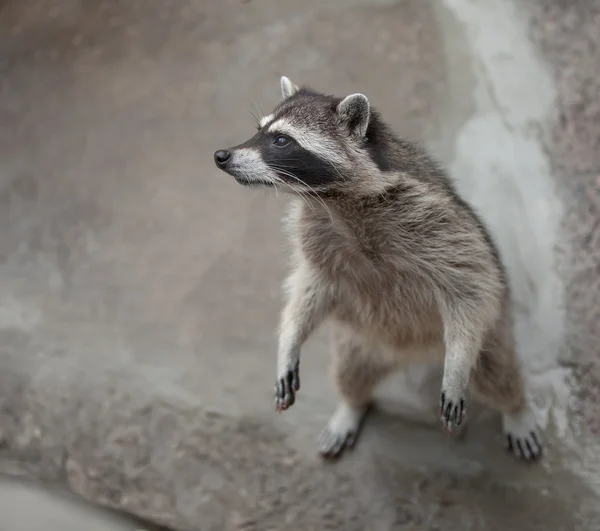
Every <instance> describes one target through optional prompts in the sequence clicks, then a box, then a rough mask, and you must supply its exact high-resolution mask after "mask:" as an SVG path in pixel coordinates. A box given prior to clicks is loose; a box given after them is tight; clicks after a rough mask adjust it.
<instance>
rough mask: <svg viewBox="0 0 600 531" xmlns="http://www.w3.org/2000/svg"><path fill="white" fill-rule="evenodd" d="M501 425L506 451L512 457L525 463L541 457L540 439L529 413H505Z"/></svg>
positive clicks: (532, 416) (532, 417) (534, 422)
mask: <svg viewBox="0 0 600 531" xmlns="http://www.w3.org/2000/svg"><path fill="white" fill-rule="evenodd" d="M502 424H503V430H504V434H505V435H506V442H507V446H508V449H509V451H510V452H512V453H513V455H515V456H516V457H518V458H519V459H523V460H525V461H536V460H538V459H539V458H540V457H541V456H542V437H541V436H540V433H539V431H538V427H537V423H536V421H535V417H534V415H533V414H532V412H531V411H529V410H528V409H525V411H523V412H521V413H518V414H513V415H509V414H506V413H505V414H504V415H503V417H502Z"/></svg>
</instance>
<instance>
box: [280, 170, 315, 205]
mask: <svg viewBox="0 0 600 531" xmlns="http://www.w3.org/2000/svg"><path fill="white" fill-rule="evenodd" d="M277 182H278V183H279V184H281V185H282V186H287V187H288V188H289V189H290V190H291V191H292V192H293V193H294V194H296V195H297V196H298V197H299V198H300V199H302V201H304V203H305V204H306V206H307V207H308V208H310V209H311V210H312V211H313V212H314V211H315V208H314V207H313V205H311V204H310V201H309V200H308V199H307V198H306V197H304V195H302V194H301V193H300V192H298V191H297V190H294V188H292V187H291V186H290V185H289V184H287V183H286V182H285V181H284V180H283V179H281V177H277ZM275 188H276V189H277V187H275Z"/></svg>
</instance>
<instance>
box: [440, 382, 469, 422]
mask: <svg viewBox="0 0 600 531" xmlns="http://www.w3.org/2000/svg"><path fill="white" fill-rule="evenodd" d="M466 414H467V408H466V406H465V399H464V398H462V397H461V398H456V399H452V398H450V397H449V396H448V395H447V394H446V392H445V391H442V396H441V398H440V416H441V419H442V423H443V424H444V427H445V428H446V429H447V430H448V432H451V431H452V426H453V425H455V426H460V424H461V422H462V421H463V419H464V418H465V415H466Z"/></svg>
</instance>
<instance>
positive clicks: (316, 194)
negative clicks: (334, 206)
mask: <svg viewBox="0 0 600 531" xmlns="http://www.w3.org/2000/svg"><path fill="white" fill-rule="evenodd" d="M272 167H273V169H276V167H275V166H272ZM277 171H280V172H281V173H283V174H284V175H287V176H288V177H291V178H292V179H296V180H297V181H298V182H299V183H300V184H301V185H303V186H306V188H308V189H309V190H310V191H311V192H312V193H313V194H314V195H313V197H314V198H315V199H316V200H317V202H319V203H320V204H321V205H322V206H323V208H324V209H325V211H326V212H327V214H328V215H329V219H330V220H331V223H333V214H332V213H331V210H330V209H329V207H328V206H327V203H325V201H323V198H321V197H319V194H318V193H317V191H316V190H315V189H314V188H313V187H312V186H310V185H309V184H307V183H306V182H304V181H303V180H302V179H300V178H299V177H296V176H295V175H294V174H293V173H290V172H288V171H285V170H281V169H280V170H277ZM294 191H295V190H294ZM299 195H302V194H299Z"/></svg>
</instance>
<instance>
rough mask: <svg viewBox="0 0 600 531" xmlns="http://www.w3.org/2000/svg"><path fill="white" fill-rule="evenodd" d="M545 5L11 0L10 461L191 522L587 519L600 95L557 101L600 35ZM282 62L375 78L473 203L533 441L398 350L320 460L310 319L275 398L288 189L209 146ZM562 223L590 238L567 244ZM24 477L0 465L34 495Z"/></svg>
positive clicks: (170, 520)
mask: <svg viewBox="0 0 600 531" xmlns="http://www.w3.org/2000/svg"><path fill="white" fill-rule="evenodd" d="M550 4H552V5H554V4H557V7H552V8H551V7H549V6H550ZM562 4H563V3H562V2H558V1H555V2H541V0H540V1H539V2H537V3H536V2H534V3H525V2H520V1H517V0H510V1H509V0H488V1H487V2H481V1H474V0H472V1H467V0H444V1H443V2H426V1H424V0H399V1H392V0H330V1H329V2H327V3H321V2H318V1H317V0H303V2H302V3H300V2H297V1H296V2H292V1H273V0H250V1H248V0H246V1H244V0H241V1H240V0H204V1H202V0H172V1H171V2H169V3H166V2H161V1H159V0H144V1H141V0H130V1H124V0H123V1H118V0H108V1H100V0H60V1H59V0H25V1H16V0H15V1H10V0H8V1H7V0H4V1H3V2H0V160H1V161H2V165H1V167H0V339H1V341H0V360H1V362H2V371H1V373H0V471H2V472H3V473H5V474H8V475H11V476H18V477H27V478H29V479H33V480H39V481H43V482H46V483H51V484H54V485H63V486H66V487H67V488H68V489H69V490H70V491H72V492H74V493H76V494H78V495H80V496H82V497H84V498H86V499H88V500H90V501H93V502H94V503H97V504H101V505H104V506H107V507H112V508H116V509H119V510H123V511H127V512H130V513H132V514H135V515H139V516H141V517H144V518H147V519H149V520H153V521H155V522H159V523H162V524H164V525H166V526H170V527H171V528H173V529H181V530H184V529H201V530H205V529H209V530H212V529H215V530H221V529H226V530H228V529H256V530H267V529H277V530H284V529H345V530H346V529H347V530H354V529H357V530H358V529H370V530H371V529H375V530H380V529H381V530H384V529H399V530H407V531H408V530H422V529H428V530H435V529H448V528H452V529H461V530H496V529H506V528H508V529H515V530H542V529H543V530H546V529H548V528H549V527H550V528H551V529H553V530H562V529H565V530H567V529H568V530H569V531H571V530H579V529H581V530H587V529H595V528H596V527H598V526H599V525H600V515H599V514H598V510H599V507H600V505H599V503H598V502H599V498H600V480H599V479H598V478H600V451H599V450H600V449H599V448H598V441H597V436H594V431H593V429H594V428H593V426H594V421H595V419H594V417H593V415H592V416H590V415H589V411H590V409H589V408H590V407H592V408H597V404H598V401H599V400H598V392H597V390H598V388H599V387H600V386H599V385H598V382H599V381H600V376H598V378H597V379H596V380H595V379H594V378H593V377H590V376H589V375H590V374H595V373H594V372H593V370H595V369H593V370H592V369H590V370H588V371H587V372H586V371H585V370H584V368H586V367H589V366H593V367H595V365H594V363H596V361H597V360H600V355H599V354H600V352H599V350H598V349H599V346H598V345H600V341H599V340H600V332H599V331H598V328H597V322H598V320H595V319H593V318H589V315H593V312H594V311H596V310H595V308H596V306H595V305H596V304H597V302H595V301H597V300H598V299H597V298H596V299H594V298H593V296H591V295H589V293H594V292H593V289H595V287H597V286H598V284H599V283H598V281H597V279H598V278H600V275H597V271H596V273H594V269H593V268H594V267H596V266H594V265H593V264H597V260H598V252H599V251H598V248H599V245H600V244H599V240H598V236H597V235H598V219H600V213H599V211H598V210H589V212H590V213H588V214H587V215H588V217H587V218H586V219H585V220H584V219H583V218H581V217H577V215H578V214H577V213H581V211H582V209H583V208H584V207H585V208H587V207H586V206H585V205H587V204H588V203H586V202H585V201H584V199H582V197H583V196H586V197H588V196H591V194H593V193H595V192H594V186H595V184H596V180H595V179H597V175H598V174H599V173H598V170H600V165H599V164H598V159H597V151H594V146H590V145H587V144H585V141H586V138H588V136H589V135H587V136H586V135H581V136H578V135H579V133H578V131H579V130H578V129H577V128H576V125H577V124H579V123H580V119H581V120H583V119H585V120H589V121H588V122H585V124H586V125H585V127H586V128H587V129H585V131H586V132H587V133H589V134H591V136H593V132H594V131H596V132H597V130H598V122H597V121H594V119H593V118H594V116H595V115H594V114H593V113H591V112H587V113H583V114H584V115H585V116H584V117H583V118H582V117H581V116H580V115H579V114H577V112H570V111H569V109H571V108H576V109H579V107H577V105H574V107H573V106H572V107H569V103H565V102H569V101H570V100H569V98H570V97H571V98H572V97H574V96H573V93H575V92H576V91H577V90H578V88H579V87H578V86H572V85H569V84H568V83H567V82H566V81H564V80H565V79H566V78H565V77H564V76H566V74H564V73H562V72H561V70H560V69H561V68H563V67H564V61H567V64H568V65H571V67H572V68H573V69H575V68H578V69H579V70H578V76H575V78H576V80H580V79H581V80H585V79H586V77H585V75H586V74H585V72H587V76H588V77H589V76H592V77H593V75H594V74H593V73H594V72H595V70H594V68H595V67H594V66H593V65H595V64H597V62H595V63H594V62H593V59H587V60H586V59H581V58H582V57H584V58H585V57H589V56H592V57H593V56H594V55H597V52H596V51H595V49H594V47H593V46H592V45H585V44H579V45H578V44H577V43H578V42H579V43H582V42H583V41H584V40H585V38H588V37H589V38H590V39H596V37H597V35H599V34H600V32H599V31H598V29H599V28H600V21H599V20H598V13H600V7H599V6H598V2H591V1H589V2H581V3H580V5H581V4H585V5H586V6H587V11H585V10H584V11H582V12H579V11H577V10H576V9H575V8H573V13H576V14H575V15H573V14H570V15H569V17H571V18H572V17H577V16H580V17H581V23H582V24H583V23H585V26H584V27H585V28H586V30H585V31H584V32H582V33H581V34H578V33H577V32H578V30H577V27H581V26H580V25H579V26H578V25H577V20H578V19H577V18H575V19H574V21H571V22H569V23H566V22H564V21H563V19H562V18H561V15H562V14H564V13H563V12H562V11H561V10H567V11H569V9H568V8H565V7H564V6H562ZM582 9H583V8H582ZM569 17H567V19H568V20H571V18H569ZM563 25H566V26H565V27H564V28H563V27H562V26H563ZM561 28H562V29H561ZM594 31H595V33H594ZM569 32H571V33H572V34H569ZM564 35H568V36H569V37H568V38H567V37H565V44H564V48H561V47H560V45H557V44H556V41H557V36H564ZM577 39H579V40H577ZM578 46H579V47H578ZM565 50H566V52H565ZM565 53H567V55H568V54H569V53H570V54H572V55H574V56H575V57H577V58H578V59H577V60H570V61H569V60H568V57H567V58H566V59H565V57H564V54H565ZM586 54H587V55H586ZM582 72H583V73H582ZM282 74H286V75H289V76H290V77H292V79H294V80H297V81H298V82H302V83H309V84H313V85H315V86H316V87H318V88H320V89H322V90H325V91H332V92H336V93H340V94H343V93H349V92H355V91H362V92H365V93H366V94H368V95H369V97H370V99H371V101H372V102H373V103H374V104H375V105H376V106H377V107H378V108H380V110H381V111H382V112H383V114H384V116H386V118H387V119H388V121H390V123H392V124H393V125H394V127H395V128H396V129H397V130H398V131H399V132H400V133H401V134H403V135H405V136H409V137H412V138H416V139H421V140H423V141H424V142H425V143H426V144H427V145H429V147H430V148H431V150H432V151H433V152H434V153H436V154H437V155H438V156H439V157H440V158H441V160H442V161H443V162H444V163H445V164H446V165H447V166H448V168H449V169H450V170H451V171H452V173H453V175H454V176H455V177H456V179H457V181H458V185H459V187H460V189H461V190H462V191H463V193H464V194H465V195H466V196H467V197H468V198H469V199H470V200H471V201H472V202H474V203H475V204H476V206H477V207H478V208H479V209H480V210H481V211H482V213H483V215H484V217H485V218H486V220H487V221H488V223H489V224H490V226H491V227H492V229H493V231H494V233H495V234H496V237H497V238H498V240H499V242H500V245H501V250H502V251H503V254H504V255H505V257H506V261H507V263H508V265H509V270H510V272H511V278H512V281H513V282H514V284H515V287H516V288H517V289H516V293H517V300H518V303H519V307H518V312H519V328H518V339H519V345H520V350H521V355H522V357H523V360H524V363H525V364H526V366H527V369H528V375H529V379H530V381H531V382H532V393H533V398H534V399H535V401H536V404H537V405H538V407H539V413H540V421H541V422H543V423H544V424H545V425H546V427H547V434H548V438H549V440H550V445H549V448H548V451H547V455H546V459H545V460H544V461H543V463H541V464H540V465H538V466H534V467H527V466H523V465H521V464H519V463H516V462H514V461H513V460H512V458H511V457H509V456H508V455H506V454H505V453H503V452H502V440H501V436H500V433H499V425H498V424H499V422H498V419H497V418H495V417H493V416H491V417H490V415H489V414H488V413H487V412H485V411H479V412H477V411H476V410H473V414H472V415H471V423H470V425H469V427H468V430H467V433H466V437H465V438H464V439H462V440H457V439H448V438H447V437H446V436H445V435H443V434H442V432H441V430H439V427H438V424H437V420H436V419H435V414H434V410H435V403H436V401H437V385H438V383H437V376H438V375H436V374H435V373H433V374H430V373H429V372H428V371H425V370H414V371H411V372H410V373H408V374H406V375H400V376H399V377H398V378H396V379H394V380H392V381H390V382H388V385H387V386H386V387H385V388H384V389H383V390H382V393H381V397H382V401H381V407H380V408H379V410H378V411H376V413H375V414H374V415H373V417H371V418H370V419H369V421H368V422H367V425H366V429H365V431H364V433H363V435H362V438H361V441H360V443H359V445H358V447H357V448H356V450H355V451H354V453H353V454H351V455H350V456H348V457H347V458H346V459H344V460H342V461H340V462H339V463H338V464H335V465H328V466H323V464H321V463H320V461H319V460H318V459H317V456H316V454H315V451H314V446H313V445H314V438H315V437H316V435H317V434H318V432H319V430H320V428H321V426H322V424H323V423H324V422H325V421H326V420H327V417H328V415H329V414H330V413H331V412H332V410H333V407H334V404H335V394H334V392H333V388H332V386H331V384H330V382H329V378H328V372H327V366H328V355H327V347H326V345H325V343H324V342H323V337H322V336H319V337H316V338H315V339H314V340H312V341H311V342H310V344H309V345H307V347H306V348H305V354H304V358H303V389H302V395H301V396H299V398H298V401H297V403H296V405H295V406H294V408H293V409H292V410H290V411H289V412H287V413H286V414H285V415H281V416H278V415H276V414H275V413H274V411H273V407H272V386H273V381H272V380H273V375H274V370H275V368H274V359H275V358H274V356H275V336H274V330H275V326H276V323H277V318H278V311H279V307H280V289H279V286H280V284H281V280H282V279H283V276H284V274H285V269H286V249H285V245H284V241H283V237H282V235H281V233H280V215H281V213H282V212H283V209H284V206H285V205H284V203H285V201H284V199H283V198H279V199H277V198H275V197H271V196H269V195H268V194H263V193H260V192H256V193H252V192H249V191H248V190H246V189H242V188H240V187H239V186H237V185H236V184H235V183H234V182H233V181H231V180H228V179H226V178H224V176H223V175H222V174H220V173H218V172H217V170H216V168H213V163H212V153H213V151H214V150H215V149H217V148H218V147H221V146H224V145H225V146H226V145H231V144H232V143H234V142H237V141H239V140H240V139H243V138H245V137H246V136H248V135H249V134H250V133H251V131H252V127H253V125H252V120H251V118H250V116H249V111H252V112H254V113H260V112H261V110H262V111H265V112H268V109H269V108H270V107H271V106H273V105H274V104H275V103H276V101H277V98H278V97H279V89H278V79H279V76H280V75H282ZM569 83H573V81H572V80H571V81H570V82H569ZM582 83H583V81H582ZM597 94H598V92H597V91H595V92H594V91H590V92H589V93H586V94H585V97H586V98H589V99H590V100H594V98H596V100H595V101H597V96H596V95H597ZM581 105H584V103H582V104H581ZM565 123H567V124H575V125H572V127H571V129H569V128H567V129H566V131H565V125H564V124H565ZM561 127H562V131H563V133H564V134H561V132H560V131H561V129H560V128H561ZM581 127H584V126H583V125H581ZM565 136H567V137H569V138H570V139H571V140H570V142H572V145H577V146H580V147H581V150H582V151H581V152H580V153H581V155H580V156H579V157H576V160H575V161H573V160H571V159H569V156H568V154H569V153H570V150H569V149H567V148H565V147H564V145H563V144H562V143H560V142H563V140H562V139H563V137H565ZM559 140H560V142H559ZM565 145H566V144H565ZM586 146H587V147H586ZM588 153H590V155H589V158H588V159H587V162H584V161H583V159H584V158H585V155H586V154H588ZM594 157H596V158H594ZM575 163H578V164H580V165H581V167H577V168H576V167H575V166H574V164H575ZM583 164H586V166H585V167H583ZM594 172H596V173H595V174H594ZM579 175H583V177H581V178H580V177H579ZM593 175H595V176H594V177H593V178H592V176H593ZM576 179H577V182H578V190H579V192H578V193H579V195H577V194H575V193H571V192H570V190H571V188H570V187H571V186H573V183H574V182H575V180H576ZM598 184H600V183H598ZM586 212H588V211H587V210H586ZM574 234H577V235H578V238H579V240H577V241H583V242H587V244H586V245H587V246H586V245H580V246H578V247H576V248H575V247H573V246H572V245H569V246H567V243H568V244H572V241H573V237H572V236H573V235H574ZM555 263H556V264H557V265H558V266H560V267H558V268H556V267H555ZM582 264H586V267H588V269H586V271H587V272H588V276H587V277H583V276H577V275H576V274H575V272H574V271H575V266H577V265H580V266H581V265H582ZM573 279H575V281H573ZM577 293H583V294H586V293H587V294H588V295H587V298H584V297H577V296H576V294H577ZM574 300H577V301H578V303H579V306H577V307H575V306H574V305H573V303H572V302H573V301H574ZM586 301H587V302H586ZM577 312H579V313H577ZM586 312H587V313H586ZM583 314H585V315H586V316H588V317H587V318H586V319H583V318H581V319H580V318H579V317H578V316H579V315H583ZM580 330H582V331H581V332H579V331H580ZM594 334H596V335H595V336H594ZM579 337H586V338H588V339H586V348H585V356H584V355H581V354H580V352H581V351H582V350H584V349H582V348H581V344H580V343H578V341H579V339H578V338H579ZM594 337H595V342H594V341H593V340H592V339H589V338H594ZM594 349H595V350H594ZM598 375H600V372H598ZM592 411H598V410H597V409H592ZM585 412H588V416H587V417H586V415H585ZM398 414H400V415H398ZM407 419H409V420H407ZM3 488H4V487H3ZM6 489H10V492H12V493H13V494H11V496H13V498H10V497H9V496H8V494H7V492H8V491H7V490H6ZM27 496H28V495H26V494H23V492H22V491H18V490H17V491H16V493H15V490H14V487H6V488H5V490H4V493H3V492H0V498H4V503H5V504H7V503H8V504H10V506H12V507H17V506H18V504H19V503H20V504H21V505H22V506H24V507H29V506H31V505H34V504H38V503H42V502H33V501H32V498H28V497H27ZM19 500H20V501H19ZM2 503H3V502H2V500H0V530H2V531H4V530H5V529H6V531H13V530H12V528H11V527H9V526H11V525H12V526H13V528H15V524H14V523H10V522H8V520H7V518H6V516H5V515H6V514H7V513H6V512H5V511H4V510H3V509H2V507H3V506H2ZM56 503H57V504H58V502H56ZM62 507H65V506H64V505H60V504H58V505H56V511H59V512H61V514H63V516H65V517H67V518H68V517H69V515H72V518H73V519H75V518H77V514H75V509H67V508H65V509H62ZM9 518H10V516H9ZM3 519H4V520H3ZM29 525H30V526H32V527H31V528H32V529H33V528H34V527H33V526H34V525H35V524H33V523H31V524H29ZM40 525H41V524H40ZM65 525H66V524H65ZM107 525H108V524H107ZM123 525H128V524H123ZM55 527H56V526H55ZM22 528H23V527H19V526H18V525H17V527H16V529H22ZM64 528H65V527H64V526H63V527H60V526H59V527H58V529H64ZM45 529H52V528H48V527H45ZM117 529H118V528H117Z"/></svg>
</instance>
